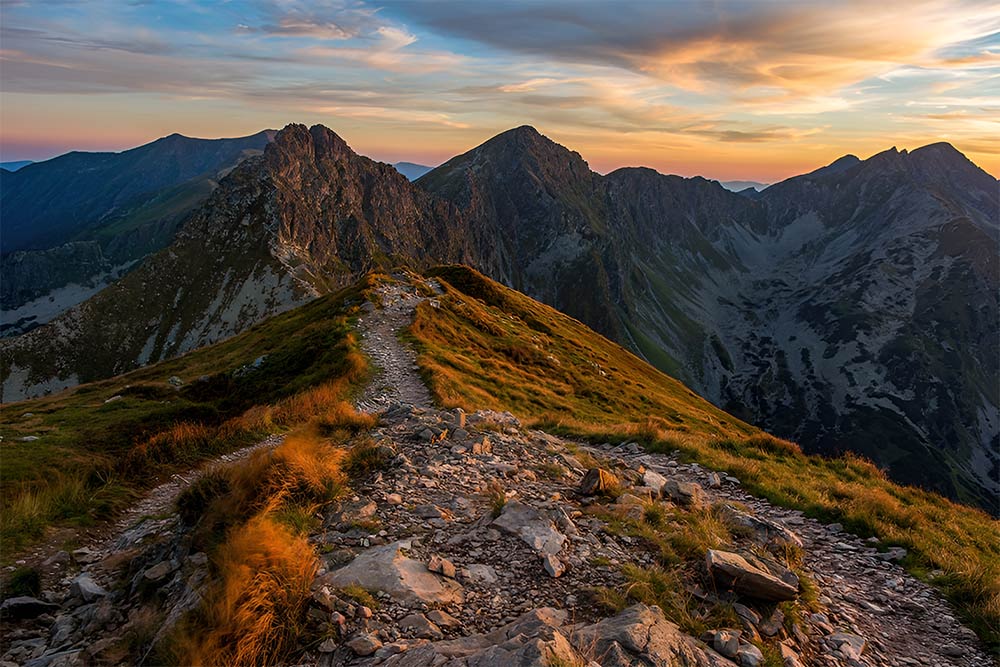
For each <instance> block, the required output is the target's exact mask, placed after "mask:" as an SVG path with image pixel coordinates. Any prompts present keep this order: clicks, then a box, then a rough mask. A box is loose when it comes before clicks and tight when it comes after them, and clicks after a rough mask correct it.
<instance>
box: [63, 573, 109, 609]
mask: <svg viewBox="0 0 1000 667" xmlns="http://www.w3.org/2000/svg"><path fill="white" fill-rule="evenodd" d="M69 591H70V594H71V595H75V596H77V597H79V598H82V599H83V601H84V602H93V601H94V600H96V599H97V598H102V597H104V596H105V595H107V594H108V592H107V591H106V590H104V589H103V588H101V587H100V586H99V585H98V584H97V582H96V581H94V580H93V579H92V578H91V576H90V575H89V574H86V573H85V574H81V575H80V576H78V577H77V578H76V579H74V580H73V582H72V583H71V584H70V585H69Z"/></svg>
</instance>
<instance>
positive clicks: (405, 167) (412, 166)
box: [392, 162, 434, 181]
mask: <svg viewBox="0 0 1000 667" xmlns="http://www.w3.org/2000/svg"><path fill="white" fill-rule="evenodd" d="M392 166H393V167H395V168H396V171H398V172H399V173H401V174H402V175H403V176H406V178H408V179H409V180H411V181H415V180H417V179H418V178H420V177H421V176H423V175H424V174H426V173H427V172H429V171H430V170H431V169H433V168H434V167H428V166H427V165H425V164H416V163H414V162H397V163H396V164H394V165H392Z"/></svg>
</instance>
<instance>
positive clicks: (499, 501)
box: [486, 479, 507, 519]
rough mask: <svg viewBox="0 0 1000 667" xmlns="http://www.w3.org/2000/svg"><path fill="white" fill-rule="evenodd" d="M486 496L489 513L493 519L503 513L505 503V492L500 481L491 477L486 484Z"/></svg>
mask: <svg viewBox="0 0 1000 667" xmlns="http://www.w3.org/2000/svg"><path fill="white" fill-rule="evenodd" d="M486 498H487V500H488V501H489V504H490V514H492V515H493V518H494V519H495V518H497V517H498V516H500V514H501V513H503V508H504V506H505V505H506V504H507V492H506V491H505V490H504V488H503V485H502V484H500V482H498V481H496V480H495V479H492V480H490V483H489V484H488V485H487V486H486Z"/></svg>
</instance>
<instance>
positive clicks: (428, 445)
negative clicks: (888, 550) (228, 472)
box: [0, 283, 992, 667]
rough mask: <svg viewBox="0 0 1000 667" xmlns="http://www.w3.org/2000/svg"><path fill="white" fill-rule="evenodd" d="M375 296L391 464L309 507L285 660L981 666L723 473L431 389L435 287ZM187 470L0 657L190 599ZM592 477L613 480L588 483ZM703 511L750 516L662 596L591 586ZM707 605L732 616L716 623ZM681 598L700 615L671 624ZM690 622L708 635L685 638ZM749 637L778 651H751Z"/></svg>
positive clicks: (57, 664) (370, 402)
mask: <svg viewBox="0 0 1000 667" xmlns="http://www.w3.org/2000/svg"><path fill="white" fill-rule="evenodd" d="M379 296H380V300H381V307H373V308H371V309H370V310H369V312H367V313H366V314H365V315H363V316H362V318H361V319H360V321H359V329H360V332H361V335H362V338H361V344H362V347H363V349H364V350H365V352H366V353H367V354H368V355H369V356H370V357H371V358H372V360H373V361H374V362H375V364H376V365H377V366H378V373H377V374H376V377H375V379H374V380H373V382H372V384H371V385H370V386H369V387H368V388H367V390H366V391H365V392H364V394H363V395H362V396H361V397H360V399H359V400H358V406H359V407H360V408H361V409H364V410H369V411H377V412H378V413H379V414H380V420H379V423H378V425H377V426H376V427H375V428H374V429H372V431H371V433H370V434H369V436H370V437H371V439H372V441H373V442H374V443H375V444H376V445H377V447H378V449H379V451H380V452H382V453H383V455H384V461H383V465H382V466H381V468H380V469H379V470H378V471H375V472H372V473H369V474H367V475H365V476H363V477H361V478H356V479H354V480H352V482H351V489H352V492H353V493H352V495H351V496H350V497H348V498H346V499H344V500H342V501H339V502H336V503H333V504H331V505H329V506H327V507H325V508H323V509H322V511H321V515H320V516H321V517H322V521H321V524H320V526H319V527H318V528H316V529H315V530H314V531H313V532H312V533H311V534H310V536H309V539H310V541H311V542H312V543H313V544H314V545H315V547H316V553H317V554H319V557H320V559H321V568H320V570H319V572H318V573H317V577H316V579H315V581H314V583H313V586H312V599H311V603H310V604H311V606H310V609H309V612H308V621H307V627H306V629H305V632H304V634H303V641H302V644H301V646H300V650H299V653H298V655H299V659H298V664H300V665H303V666H304V665H318V666H320V667H341V666H344V667H346V666H348V665H350V666H357V665H385V666H388V667H432V666H433V667H439V666H442V665H444V666H445V667H505V666H507V665H539V667H541V666H543V665H547V666H549V667H551V666H552V665H578V666H579V667H595V665H596V666H597V667H620V666H625V665H630V666H631V665H672V664H683V665H688V666H697V667H733V666H734V665H738V666H739V667H764V665H765V664H767V665H768V666H770V665H774V664H782V665H784V667H802V666H804V665H818V666H820V667H896V666H898V665H929V666H931V667H946V666H947V667H979V666H981V665H989V664H992V663H991V659H990V658H989V657H988V656H987V654H986V653H985V651H984V650H983V648H982V647H981V645H980V644H979V643H978V640H977V639H976V637H975V636H974V635H973V634H972V633H971V632H970V631H968V630H967V629H965V628H963V627H962V626H961V625H960V624H959V623H958V622H957V621H956V620H955V619H954V616H953V614H952V612H951V611H950V609H949V607H948V605H947V603H946V602H945V601H944V600H943V599H942V598H941V597H940V595H938V593H937V592H936V591H934V590H933V589H931V588H929V587H928V586H926V585H923V584H921V583H920V582H918V581H916V580H915V579H913V578H912V577H910V576H909V575H907V574H906V573H905V572H904V571H903V570H902V568H900V567H899V566H898V565H897V564H896V563H894V562H892V561H891V560H890V559H889V558H890V556H885V555H881V556H880V555H879V554H877V553H876V551H875V549H874V548H873V547H872V545H871V544H869V543H867V542H865V541H862V540H860V539H858V538H855V537H853V536H850V535H848V534H846V533H843V532H842V531H841V530H840V529H839V527H838V526H826V525H823V524H820V523H818V522H816V521H813V520H811V519H808V518H806V517H804V516H803V515H802V514H801V513H800V512H797V511H794V510H786V509H783V508H779V507H775V506H773V505H771V504H770V503H767V502H765V501H762V500H760V499H758V498H755V497H753V496H751V495H750V494H748V493H746V492H745V491H744V490H743V488H742V487H741V485H740V483H739V480H737V479H735V478H732V477H726V476H720V475H718V474H716V473H714V472H712V471H710V470H707V469H705V468H703V467H701V466H699V465H697V464H687V463H682V462H680V461H679V460H678V459H677V457H676V456H670V455H659V454H647V453H645V452H644V451H643V450H642V449H641V448H640V447H639V446H638V445H637V444H635V443H625V444H622V445H617V446H612V445H611V444H605V445H600V446H592V445H587V444H583V443H579V442H572V441H569V440H566V439H562V438H559V437H555V436H552V435H550V434H547V433H544V432H541V431H537V430H532V429H529V428H526V427H524V426H523V425H522V424H521V423H520V422H519V421H518V419H517V418H516V417H515V416H513V415H510V414H508V413H495V412H488V411H481V412H476V413H473V414H465V413H464V412H462V411H461V410H439V409H436V408H434V407H432V405H431V399H430V395H429V392H428V391H427V389H426V387H425V386H424V384H423V382H422V381H421V379H420V376H419V373H418V372H417V367H416V364H415V357H414V355H413V353H412V351H410V350H409V349H407V347H406V346H405V345H404V344H403V343H401V342H400V340H399V337H398V334H399V332H400V330H401V329H402V328H403V327H405V326H406V325H407V324H409V323H410V321H411V320H412V316H413V310H414V308H415V307H416V306H417V304H419V303H420V302H421V301H422V300H423V299H426V298H433V297H426V296H422V295H421V293H420V292H418V291H417V290H416V289H414V288H413V287H411V286H410V285H408V284H406V283H392V284H386V285H384V286H383V287H381V288H380V293H379ZM598 471H603V472H601V473H598ZM605 475H606V476H607V478H605ZM608 480H614V484H611V482H610V481H608ZM188 481H190V480H185V479H179V480H174V483H175V485H176V486H173V487H164V488H163V489H162V490H158V491H160V493H158V494H154V497H152V498H150V499H149V501H148V502H147V503H145V504H143V505H142V506H140V507H137V508H136V509H135V515H134V516H133V517H132V518H139V517H140V516H143V517H149V518H146V519H145V520H143V521H138V522H136V521H134V520H132V518H126V519H123V521H122V524H121V526H120V527H121V530H120V531H119V532H118V533H117V539H115V540H109V541H108V542H107V543H106V544H105V545H103V546H101V547H99V548H96V549H95V550H94V552H93V553H86V552H84V553H80V554H77V555H76V557H75V558H76V561H77V565H73V564H72V562H71V561H70V556H69V555H68V554H65V558H66V560H67V562H66V567H67V576H66V578H65V579H64V580H63V582H62V583H61V586H60V589H59V590H56V591H51V592H50V593H49V594H47V596H45V597H46V599H45V600H39V601H36V602H37V603H39V604H41V605H43V607H44V608H42V609H38V608H34V609H22V611H23V612H24V613H25V614H26V616H28V617H29V618H28V620H25V621H24V622H22V623H21V624H19V625H16V626H15V627H14V628H13V630H12V631H11V632H7V633H6V634H5V642H4V646H3V651H4V653H3V654H2V655H0V667H9V665H13V664H19V665H20V664H24V665H29V666H30V667H69V666H75V665H90V664H106V663H107V662H108V660H109V658H108V656H109V655H114V653H113V649H114V647H116V646H120V645H121V644H122V642H123V640H124V638H128V637H130V636H134V634H135V633H136V627H137V626H136V621H135V619H139V618H141V614H140V613H138V610H140V609H144V608H146V607H148V605H149V604H150V601H155V602H156V603H157V604H159V605H161V607H160V612H159V614H160V616H159V617H158V618H160V619H162V620H161V621H160V622H159V625H158V630H157V631H158V632H161V633H162V632H163V629H164V628H168V627H170V625H171V623H172V622H173V621H175V620H176V619H177V618H179V617H180V615H181V614H182V613H183V611H184V610H186V609H190V608H192V606H193V605H195V604H197V602H198V599H199V591H200V590H202V589H203V586H204V584H205V582H206V581H208V580H209V579H208V578H209V577H210V574H209V571H208V569H207V566H206V562H207V558H206V556H205V554H199V553H194V554H191V553H188V547H187V546H185V545H186V544H187V542H186V539H185V536H184V534H183V532H180V531H179V530H178V522H177V519H176V516H175V515H172V514H170V512H169V507H170V503H167V502H166V500H167V499H168V498H172V497H173V496H174V495H175V494H176V492H177V491H179V489H180V488H182V487H183V485H184V484H185V483H186V482H188ZM606 481H607V488H605V489H603V490H610V489H612V488H613V490H614V492H613V493H608V494H602V493H601V491H602V488H601V487H602V485H603V484H605V482H606ZM651 509H652V510H655V511H656V512H658V513H659V518H658V519H657V520H656V521H653V518H656V517H653V518H650V511H651ZM161 513H162V514H161ZM150 515H151V516H150ZM719 517H722V518H721V519H719ZM708 520H724V521H726V522H728V523H730V524H731V525H732V526H739V527H742V528H743V530H736V529H735V528H734V529H733V530H732V538H731V542H727V543H725V544H717V545H716V546H715V547H714V549H715V550H714V551H711V552H708V553H705V554H704V555H703V554H702V552H701V551H698V553H697V555H696V557H694V558H691V559H689V560H688V561H686V563H685V564H684V565H683V566H682V567H680V568H675V569H676V571H677V572H678V573H679V574H678V576H679V578H678V579H676V580H675V581H674V583H672V584H670V585H669V586H668V587H667V590H665V591H661V595H662V596H663V597H662V599H663V600H664V603H663V604H664V609H663V610H661V609H660V608H659V607H656V606H646V605H645V604H641V603H638V602H636V601H634V600H625V599H624V598H621V599H619V600H618V601H617V602H615V601H614V600H613V599H609V598H607V597H603V598H602V596H601V594H600V591H601V590H606V591H611V590H614V591H622V590H624V589H625V586H626V585H627V579H626V573H625V569H624V568H625V567H626V566H628V567H632V568H640V569H648V571H653V572H656V571H660V570H658V569H657V567H658V564H659V560H658V557H659V555H658V552H657V551H656V549H655V548H652V547H651V546H650V543H649V542H648V540H647V539H646V538H644V537H643V536H642V533H641V531H639V532H637V530H636V528H637V527H645V528H646V529H648V528H650V527H654V526H655V528H656V530H658V531H661V532H662V533H664V534H672V535H673V536H674V537H677V536H681V537H683V535H684V527H685V526H689V525H694V526H698V525H699V522H701V521H708ZM629 526H631V527H632V528H629ZM171 536H172V537H171ZM789 543H792V544H801V551H802V554H803V567H804V569H805V570H806V573H807V574H808V575H809V576H810V578H811V579H813V580H814V581H815V582H816V583H817V584H818V585H819V589H820V590H819V595H818V601H817V603H816V604H817V606H816V607H815V608H813V609H807V608H806V605H805V604H804V603H802V602H800V601H799V598H800V595H799V588H798V586H799V578H798V577H797V576H796V575H795V574H794V573H792V572H791V571H790V570H788V569H787V568H785V567H784V566H783V565H782V563H781V561H780V558H779V557H778V554H780V553H781V549H780V548H778V547H781V545H783V544H789ZM699 548H700V547H699ZM896 556H898V554H896ZM91 561H94V562H91ZM718 563H729V565H733V564H735V567H738V568H740V569H738V572H739V577H738V578H736V579H727V578H725V577H724V576H723V575H724V574H725V572H724V569H723V567H722V565H719V564H718ZM80 565H82V568H80V567H79V566H80ZM70 571H72V574H70V573H69V572H70ZM361 589H363V590H364V591H369V592H370V593H371V597H365V595H367V594H365V595H360V596H359V594H358V591H359V590H361ZM154 592H155V593H154ZM772 594H773V595H777V596H778V597H776V598H774V599H770V601H768V599H767V596H768V595H772ZM762 596H763V598H762ZM775 599H778V600H786V601H787V602H785V603H784V605H785V606H782V607H777V606H776V605H775V602H774V600H775ZM602 600H603V602H602ZM671 600H673V602H670V601H671ZM609 603H610V604H611V606H613V607H614V608H609ZM670 604H674V608H672V609H671V608H669V605H670ZM678 605H679V606H678ZM789 605H790V606H789ZM721 608H726V609H730V610H731V613H732V612H735V614H736V617H733V616H732V615H730V617H729V620H728V621H722V620H717V621H713V620H712V619H713V618H718V617H717V616H713V615H712V614H711V611H712V610H713V609H716V610H717V609H721ZM782 609H785V610H786V611H787V612H788V614H789V616H788V617H785V615H784V613H783V612H782V611H781V610H782ZM10 612H11V610H10V609H8V612H7V613H8V616H9V615H10ZM685 614H687V615H689V616H690V618H697V619H701V620H700V621H698V622H696V623H694V622H691V621H690V620H689V621H687V622H685V624H684V626H683V627H678V625H676V624H675V623H673V622H671V621H670V620H668V618H669V617H673V618H682V617H683V616H684V615H685ZM737 618H738V620H736V619H737ZM699 624H700V625H699ZM694 627H698V628H701V629H699V630H697V632H698V633H701V632H702V629H704V630H705V631H704V633H703V634H698V636H691V635H689V634H687V632H694V631H695V630H693V629H692V628H694ZM685 630H686V631H687V632H685ZM762 640H763V643H762ZM757 645H761V646H764V647H765V648H768V650H771V651H778V650H779V649H780V656H776V655H775V654H772V655H770V656H767V657H766V658H765V656H764V655H763V653H762V652H761V650H760V649H759V648H757ZM765 659H767V660H769V662H766V663H765ZM775 660H777V662H775ZM102 661H103V662H102ZM112 662H113V661H112Z"/></svg>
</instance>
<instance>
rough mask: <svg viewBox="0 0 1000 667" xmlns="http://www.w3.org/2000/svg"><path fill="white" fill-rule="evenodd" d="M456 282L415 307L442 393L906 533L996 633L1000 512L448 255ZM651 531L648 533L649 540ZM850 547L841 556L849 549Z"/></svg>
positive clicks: (892, 533)
mask: <svg viewBox="0 0 1000 667" xmlns="http://www.w3.org/2000/svg"><path fill="white" fill-rule="evenodd" d="M429 275H431V276H434V277H435V278H437V279H438V280H439V281H440V282H441V283H442V285H443V286H444V288H445V291H444V294H443V295H442V296H440V297H438V298H436V299H435V303H434V304H426V303H425V304H422V305H421V306H419V307H418V309H417V314H416V317H415V319H414V323H413V325H412V326H411V327H410V330H409V339H410V340H411V341H412V342H413V344H414V346H415V348H416V349H417V351H418V352H419V358H418V364H419V366H420V370H421V374H422V376H423V377H424V378H425V379H426V380H427V383H428V386H429V387H430V389H431V392H432V394H433V395H434V397H435V398H436V400H437V401H438V402H439V403H441V404H442V405H444V406H450V407H456V406H458V407H462V408H464V409H466V410H475V409H482V408H489V409H492V410H508V411H511V412H512V413H513V414H515V415H517V416H518V417H519V418H520V419H522V420H527V422H528V423H529V424H530V425H531V426H533V427H535V428H541V429H544V430H545V431H548V432H550V433H552V432H558V433H561V434H564V435H570V436H573V437H583V438H586V439H588V440H591V441H593V442H610V443H613V444H617V443H621V444H622V445H624V446H623V447H621V448H618V449H617V450H616V451H621V450H622V449H624V450H627V449H628V446H627V445H625V443H628V442H638V443H641V444H643V445H644V446H645V448H646V449H647V450H648V451H652V452H663V453H671V452H677V451H678V450H679V453H680V454H681V456H682V457H684V459H685V460H688V461H692V460H693V461H696V462H697V463H698V464H701V465H702V466H705V467H706V468H708V469H710V470H719V471H724V472H726V473H728V474H731V475H734V476H735V477H736V478H738V479H739V481H740V484H741V486H742V488H744V489H746V490H747V491H749V492H750V493H752V494H754V495H757V496H759V497H764V498H767V499H769V500H770V501H771V502H773V503H775V504H778V505H783V506H786V507H794V508H799V509H802V510H804V511H805V512H806V514H807V515H809V516H813V517H817V518H820V519H821V520H822V521H824V522H830V521H836V522H839V523H842V524H843V525H844V526H845V527H846V528H847V530H849V531H850V532H853V533H855V534H858V535H861V536H869V535H874V536H877V537H879V538H880V539H881V540H882V542H883V544H887V545H890V544H891V545H899V546H904V547H905V548H906V549H907V550H908V552H909V556H908V557H907V560H906V561H905V563H906V565H907V566H908V567H909V568H912V569H913V570H916V571H918V572H920V571H926V570H927V569H934V568H941V569H943V570H944V571H946V572H948V573H950V574H948V575H945V576H941V577H939V578H938V579H937V580H936V583H937V584H938V585H939V586H941V587H943V588H944V590H945V591H946V592H947V593H948V594H949V595H950V597H951V598H952V600H953V601H954V602H955V603H956V604H957V605H959V606H960V608H961V609H962V613H963V615H965V616H966V618H969V619H970V620H972V621H973V622H974V623H975V624H976V627H977V629H978V631H979V632H980V633H981V636H983V637H984V638H988V640H989V641H994V642H995V641H996V640H997V639H998V638H1000V637H998V635H997V633H996V627H997V626H996V621H997V620H998V618H1000V613H998V610H1000V606H998V602H1000V578H998V577H997V568H998V566H1000V560H998V555H1000V543H998V542H997V541H996V539H995V536H996V532H997V528H998V525H1000V524H998V523H997V521H995V520H993V519H991V518H990V517H989V516H987V515H986V514H985V513H984V512H982V511H979V510H976V509H972V508H969V507H963V506H961V505H957V504H954V503H952V502H949V501H947V500H945V499H943V498H941V497H940V496H939V495H936V494H934V493H931V492H928V491H925V490H922V489H918V488H914V487H905V486H900V485H898V484H897V483H895V482H893V481H891V480H890V479H889V478H888V477H887V476H886V475H885V473H884V472H882V471H881V470H879V469H878V468H877V467H875V466H874V465H872V464H871V463H869V462H867V461H864V460H862V459H859V458H858V457H856V456H853V455H851V454H847V455H843V456H839V457H836V458H827V457H820V456H816V455H806V454H803V453H802V451H801V450H799V449H798V447H797V446H795V445H793V444H792V443H789V442H785V441H780V440H777V439H775V438H773V437H772V436H769V435H766V434H763V433H761V432H759V431H757V430H756V429H754V428H752V427H748V425H747V424H745V423H743V422H741V421H740V420H739V419H737V418H735V417H734V416H731V415H727V414H726V413H724V412H722V411H720V410H718V408H715V407H714V406H712V405H710V404H709V403H707V402H705V401H704V400H703V399H701V398H700V397H699V396H697V395H695V394H694V393H693V392H691V391H690V390H689V389H688V388H687V387H685V386H684V385H683V384H681V383H680V382H678V381H677V380H675V379H673V378H670V377H667V376H666V375H664V374H663V373H661V372H659V371H657V370H656V369H655V368H653V367H651V366H650V365H648V364H646V363H645V362H643V361H642V360H640V359H638V358H637V357H635V356H633V355H632V354H630V353H629V352H627V351H626V350H623V349H621V348H620V347H619V346H618V345H616V344H614V343H612V342H610V341H608V340H606V339H604V338H602V337H601V336H600V335H598V334H596V333H594V332H593V331H590V330H588V329H587V328H586V327H585V326H583V325H582V324H581V323H580V322H577V321H575V320H572V319H571V318H568V317H566V316H565V315H563V314H562V313H559V312H556V311H554V310H553V309H551V308H549V307H547V306H544V305H542V304H540V303H537V302H535V301H533V300H531V299H530V298H528V297H526V296H525V295H523V294H519V293H517V292H514V291H512V290H510V289H508V288H505V287H503V286H501V285H499V284H497V283H495V282H493V281H491V280H489V279H488V278H486V277H485V276H482V275H481V274H479V273H477V272H476V271H474V270H471V269H469V268H467V267H458V266H449V267H440V268H436V269H434V270H432V271H430V272H429ZM640 541H641V540H640ZM843 557H844V556H843V554H840V555H839V556H838V558H843Z"/></svg>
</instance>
